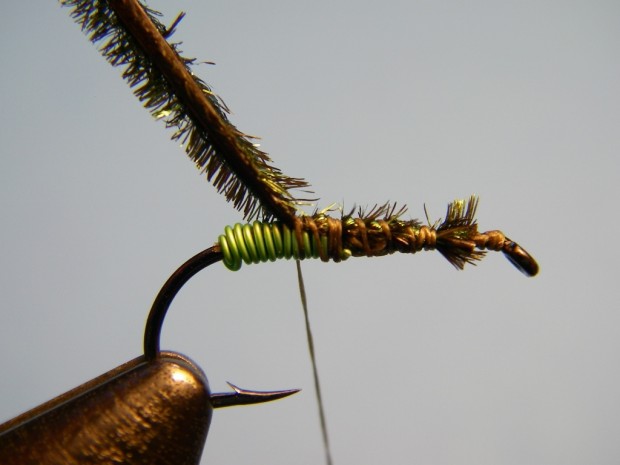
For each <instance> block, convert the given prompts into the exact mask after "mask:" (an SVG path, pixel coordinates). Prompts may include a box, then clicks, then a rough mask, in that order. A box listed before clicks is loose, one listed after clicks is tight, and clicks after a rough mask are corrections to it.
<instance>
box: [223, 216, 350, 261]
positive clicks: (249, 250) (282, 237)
mask: <svg viewBox="0 0 620 465" xmlns="http://www.w3.org/2000/svg"><path fill="white" fill-rule="evenodd" d="M301 238H302V241H303V247H299V245H298V243H297V237H296V234H295V231H294V230H292V229H290V228H289V227H288V226H286V225H285V224H283V223H280V222H277V221H276V222H273V223H263V222H261V221H255V222H253V223H248V224H240V223H237V224H235V225H234V226H232V227H231V226H226V228H225V229H224V234H222V235H221V236H220V237H219V239H218V243H219V245H220V248H221V250H222V255H223V257H224V258H223V262H224V265H226V267H227V268H228V269H229V270H232V271H237V270H238V269H240V268H241V265H242V264H243V263H245V264H246V265H249V264H252V263H261V262H268V261H271V262H273V261H275V260H278V259H286V260H290V259H292V258H293V259H298V260H304V259H306V258H319V257H320V250H321V247H322V248H323V250H326V249H327V237H326V236H321V237H319V240H318V242H317V239H316V237H314V236H313V235H312V234H310V233H309V232H308V231H302V232H301ZM348 256H350V253H347V250H344V251H343V254H342V256H341V259H346V258H348Z"/></svg>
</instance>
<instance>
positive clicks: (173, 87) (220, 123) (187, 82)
mask: <svg viewBox="0 0 620 465" xmlns="http://www.w3.org/2000/svg"><path fill="white" fill-rule="evenodd" d="M62 4H63V5H64V6H68V7H71V8H73V11H72V12H71V16H72V17H73V18H74V19H75V20H76V22H78V23H79V24H81V26H82V29H83V30H84V31H85V32H86V33H87V34H88V35H89V36H90V40H91V41H92V42H93V43H96V44H100V45H99V49H100V51H101V53H102V54H103V56H104V57H105V58H106V59H107V60H108V61H109V62H110V63H111V64H112V65H113V66H121V67H124V70H123V78H124V79H125V80H126V81H127V82H128V83H129V85H130V86H131V87H132V88H133V89H134V94H135V95H136V96H137V97H138V98H139V99H140V101H141V102H142V103H143V104H144V106H145V107H146V108H147V109H149V110H150V112H151V114H152V115H153V116H155V117H156V118H165V121H166V125H167V126H168V127H172V128H176V131H175V132H174V134H173V135H172V139H173V140H176V141H179V142H181V144H183V145H185V151H186V152H187V154H188V156H189V157H190V159H191V160H192V161H194V163H195V164H196V166H197V167H198V168H199V169H200V170H202V171H203V172H204V173H205V174H206V177H207V179H208V180H209V181H210V182H211V183H212V184H213V185H214V186H215V188H216V189H217V191H218V192H220V193H223V194H224V195H225V197H226V199H227V200H228V201H230V202H232V203H233V205H234V206H235V208H236V209H238V210H240V211H242V212H243V215H244V218H245V219H247V220H250V219H252V218H256V217H258V216H260V217H262V218H264V219H270V218H277V219H279V220H281V221H285V222H287V223H289V224H292V221H293V218H294V216H295V213H296V208H297V206H298V205H299V204H305V203H306V202H307V201H308V199H298V198H296V197H295V196H294V195H293V194H292V193H291V192H290V190H291V189H297V188H307V187H308V183H307V182H306V181H304V180H303V179H301V178H291V177H288V176H285V175H284V174H282V172H281V171H280V170H279V169H277V168H276V167H274V166H272V165H271V164H270V163H271V159H270V158H269V156H268V155H267V154H266V153H264V152H262V151H261V150H259V149H258V148H257V146H256V145H255V144H254V143H253V142H252V140H251V139H252V138H251V137H250V136H247V135H246V134H244V133H243V132H241V131H239V130H238V129H237V128H236V127H235V126H234V125H233V124H232V123H231V122H230V121H229V120H228V118H227V116H226V113H228V109H227V107H226V105H225V104H223V102H222V100H221V99H220V98H219V97H218V96H216V95H215V94H214V93H213V91H212V90H211V89H210V88H209V86H208V85H207V84H206V83H204V82H203V81H202V80H201V79H199V78H198V77H197V76H196V75H195V74H194V73H193V72H192V70H191V68H190V66H191V65H192V64H193V63H194V62H195V61H196V60H195V59H194V58H187V57H183V56H182V55H181V53H180V51H179V49H178V44H174V43H169V42H167V40H166V39H168V38H170V36H171V35H172V34H173V33H174V30H175V28H176V27H177V26H178V24H179V22H180V21H181V19H182V18H183V14H180V15H179V16H177V18H176V19H175V21H174V22H173V23H172V25H171V26H170V27H169V28H166V27H165V26H164V25H163V24H162V23H160V22H159V20H158V19H157V17H158V16H161V13H159V12H157V11H155V10H152V9H150V8H148V7H146V6H145V5H142V4H140V3H139V2H137V1H136V0H109V1H103V0H64V1H62Z"/></svg>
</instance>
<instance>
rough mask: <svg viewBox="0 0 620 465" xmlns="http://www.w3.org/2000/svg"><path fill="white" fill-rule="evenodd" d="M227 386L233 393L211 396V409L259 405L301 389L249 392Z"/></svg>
mask: <svg viewBox="0 0 620 465" xmlns="http://www.w3.org/2000/svg"><path fill="white" fill-rule="evenodd" d="M228 385H229V386H230V387H231V388H232V389H233V391H234V392H221V393H215V394H211V405H212V406H213V408H222V407H233V406H235V405H250V404H261V403H263V402H271V401H272V400H278V399H283V398H284V397H288V396H290V395H293V394H296V393H298V392H299V391H300V390H301V389H287V390H284V391H250V390H247V389H241V388H240V387H238V386H235V385H234V384H232V383H228Z"/></svg>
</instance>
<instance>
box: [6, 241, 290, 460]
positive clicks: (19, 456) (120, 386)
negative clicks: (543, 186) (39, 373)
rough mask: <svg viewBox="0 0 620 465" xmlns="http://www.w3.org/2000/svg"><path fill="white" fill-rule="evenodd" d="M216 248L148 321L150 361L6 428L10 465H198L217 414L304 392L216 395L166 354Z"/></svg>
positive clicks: (187, 270)
mask: <svg viewBox="0 0 620 465" xmlns="http://www.w3.org/2000/svg"><path fill="white" fill-rule="evenodd" d="M220 259H221V254H219V252H218V251H216V250H215V251H214V250H212V249H208V250H206V251H204V252H201V253H200V254H198V255H196V256H195V257H193V258H192V259H190V260H188V261H187V262H186V263H185V264H183V265H182V266H181V267H180V268H179V269H178V270H177V271H176V272H175V273H174V274H173V275H172V276H171V277H170V278H169V279H168V281H166V283H165V284H164V286H163V287H162V288H161V290H160V292H159V294H158V295H157V297H156V298H155V301H154V302H153V305H152V307H151V311H150V313H149V316H148V318H147V324H146V328H145V333H144V355H142V356H140V357H137V358H135V359H134V360H131V361H129V362H127V363H124V364H122V365H120V366H119V367H117V368H115V369H113V370H111V371H109V372H107V373H105V374H103V375H101V376H98V377H97V378H95V379H93V380H91V381H88V382H87V383H85V384H83V385H81V386H78V387H76V388H75V389H72V390H71V391H68V392H66V393H64V394H62V395H60V396H58V397H56V398H54V399H52V400H50V401H48V402H46V403H44V404H42V405H40V406H38V407H35V408H34V409H32V410H30V411H28V412H25V413H23V414H21V415H19V416H17V417H15V418H13V419H12V420H9V421H8V422H6V423H4V424H1V425H0V463H1V464H2V465H22V464H25V463H36V464H38V465H57V464H61V463H62V464H63V465H103V464H107V463H112V462H114V463H124V464H142V463H148V464H149V465H168V464H170V463H174V464H177V465H198V464H199V462H200V458H201V456H202V451H203V448H204V445H205V441H206V439H207V434H208V432H209V426H210V423H211V417H212V413H213V409H216V408H221V407H229V406H234V405H248V404H257V403H262V402H268V401H272V400H276V399H281V398H283V397H287V396H289V395H291V394H294V393H296V392H298V390H297V389H291V390H283V391H271V392H262V391H250V390H245V389H241V388H239V387H237V386H234V385H232V384H230V383H229V385H230V386H231V388H232V389H233V392H226V393H215V394H214V393H211V391H210V388H209V383H208V380H207V377H206V375H205V373H204V372H203V371H202V370H201V369H200V367H198V365H196V364H195V363H194V362H192V361H191V360H190V359H189V358H187V357H185V356H184V355H181V354H179V353H176V352H169V351H160V349H159V336H160V333H161V329H162V325H163V320H164V316H165V314H166V312H167V310H168V307H169V306H170V303H171V302H172V300H173V299H174V297H175V296H176V294H177V293H178V291H179V290H180V289H181V287H183V285H184V284H185V283H186V282H187V281H188V280H189V279H190V278H191V277H192V276H194V275H195V274H196V273H197V272H198V271H200V270H201V269H203V268H205V267H207V266H209V265H210V264H211V263H213V262H214V261H219V260H220Z"/></svg>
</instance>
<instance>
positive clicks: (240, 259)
mask: <svg viewBox="0 0 620 465" xmlns="http://www.w3.org/2000/svg"><path fill="white" fill-rule="evenodd" d="M477 206H478V197H476V196H471V197H470V198H469V200H468V201H464V200H456V201H454V202H452V203H450V204H449V205H448V211H447V213H446V218H445V220H443V221H441V220H440V221H441V222H440V221H437V222H436V223H435V224H434V225H429V226H425V225H422V224H421V223H420V222H419V221H417V220H408V221H405V220H402V219H401V216H402V214H403V213H404V211H405V209H404V208H401V209H400V210H399V211H395V210H396V206H395V205H392V206H390V205H388V204H386V205H383V206H380V207H375V208H373V209H372V210H371V211H370V213H368V214H367V215H365V214H364V212H363V211H360V212H359V217H357V218H354V217H353V215H352V214H348V215H344V216H343V217H342V218H340V219H337V218H332V217H330V216H328V215H326V214H325V213H324V212H319V213H315V214H314V215H312V216H304V217H298V218H297V219H296V222H295V224H294V226H293V227H292V228H289V227H288V226H287V225H286V224H284V223H281V222H273V223H262V222H260V221H255V222H254V223H252V224H245V225H242V224H236V225H235V226H233V227H231V226H227V227H226V228H225V232H224V234H222V235H221V236H220V237H219V240H218V245H219V247H220V248H221V251H222V254H223V261H224V265H226V267H227V268H228V269H230V270H233V271H236V270H238V269H240V268H241V265H242V263H245V264H247V265H249V264H251V263H259V262H267V261H275V260H276V259H281V258H284V259H291V258H294V259H299V260H302V259H306V258H320V259H321V260H323V261H329V260H330V259H331V260H333V261H335V262H339V261H341V260H346V259H347V258H349V257H362V256H364V257H380V256H384V255H389V254H392V253H395V252H402V253H416V252H419V251H421V250H437V251H439V252H440V253H441V254H442V255H443V256H444V257H445V258H446V259H447V260H448V261H449V262H450V263H451V264H452V265H454V266H455V267H456V268H458V269H463V267H464V266H465V264H466V263H471V264H475V262H476V261H478V260H480V259H481V258H482V257H483V256H484V254H485V252H484V251H485V250H493V251H501V252H503V253H504V255H505V256H506V258H508V260H509V261H510V262H511V263H512V264H513V265H514V266H515V267H516V268H517V269H519V270H520V271H521V272H522V273H523V274H525V275H526V276H535V275H536V274H537V273H538V269H539V268H538V264H537V263H536V260H534V258H533V257H532V256H531V255H530V254H529V253H528V252H527V251H526V250H525V249H524V248H522V247H521V246H520V245H519V244H517V243H516V242H514V241H512V240H510V239H508V238H507V237H506V236H505V235H504V234H503V233H502V232H501V231H487V232H483V233H479V232H478V226H477V223H476V220H475V214H476V208H477Z"/></svg>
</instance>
